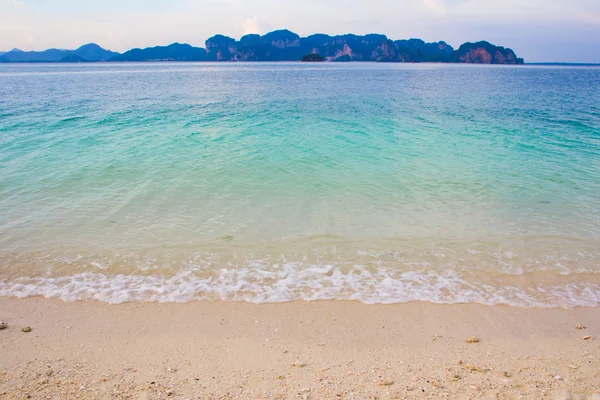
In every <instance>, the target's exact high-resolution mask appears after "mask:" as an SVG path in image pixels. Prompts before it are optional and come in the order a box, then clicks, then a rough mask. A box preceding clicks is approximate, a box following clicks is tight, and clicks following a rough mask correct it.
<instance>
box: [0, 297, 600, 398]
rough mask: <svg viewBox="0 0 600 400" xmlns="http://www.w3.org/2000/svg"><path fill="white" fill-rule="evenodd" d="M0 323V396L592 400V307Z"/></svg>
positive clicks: (599, 366)
mask: <svg viewBox="0 0 600 400" xmlns="http://www.w3.org/2000/svg"><path fill="white" fill-rule="evenodd" d="M0 320H5V321H6V322H7V323H8V325H9V326H8V328H7V329H5V330H0V353H1V355H0V398H1V399H4V398H6V399H13V398H15V399H24V398H32V399H78V398H82V399H166V398H174V399H198V398H200V399H221V398H236V399H238V398H240V399H246V398H248V399H263V398H267V399H279V398H286V399H302V398H304V399H369V398H372V399H374V398H381V399H387V398H398V399H405V398H406V399H434V398H458V399H475V398H485V399H496V398H499V399H513V398H514V399H517V398H519V399H540V398H547V399H569V398H573V399H577V398H580V399H594V400H597V399H600V309H599V308H579V309H574V310H551V309H518V308H510V307H499V306H498V307H488V306H481V305H436V304H429V303H410V304H396V305H376V306H369V305H364V304H361V303H355V302H341V301H333V302H313V303H306V302H294V303H285V304H265V305H253V304H246V303H222V302H193V303H184V304H141V303H130V304H123V305H108V304H104V303H96V302H79V303H64V302H62V301H59V300H47V299H41V298H31V299H13V298H0ZM578 325H583V326H584V327H585V328H586V329H577V326H578ZM26 326H29V327H31V328H32V331H31V332H29V333H24V332H22V328H24V327H26ZM580 328H581V327H580ZM587 336H590V337H591V338H589V339H587V340H585V339H584V337H587ZM472 337H476V338H477V339H479V341H478V342H476V340H474V341H475V342H476V343H467V339H469V338H472ZM28 396H29V397H28Z"/></svg>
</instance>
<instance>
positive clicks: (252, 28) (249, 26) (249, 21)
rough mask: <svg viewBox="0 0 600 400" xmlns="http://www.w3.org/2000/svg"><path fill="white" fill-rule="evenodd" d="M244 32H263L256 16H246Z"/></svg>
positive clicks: (243, 26) (243, 23) (243, 25)
mask: <svg viewBox="0 0 600 400" xmlns="http://www.w3.org/2000/svg"><path fill="white" fill-rule="evenodd" d="M242 33H243V34H244V35H248V34H250V33H258V34H260V33H262V32H261V30H260V24H259V22H258V19H257V18H256V17H252V18H246V19H245V20H243V21H242Z"/></svg>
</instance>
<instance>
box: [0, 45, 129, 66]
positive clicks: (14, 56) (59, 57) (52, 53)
mask: <svg viewBox="0 0 600 400" xmlns="http://www.w3.org/2000/svg"><path fill="white" fill-rule="evenodd" d="M118 54H119V53H116V52H114V51H110V50H105V49H103V48H102V47H100V46H98V45H97V44H95V43H90V44H86V45H83V46H81V47H80V48H78V49H77V50H62V49H48V50H44V51H22V50H19V49H13V50H11V51H9V52H6V53H4V54H0V61H2V60H3V61H4V62H73V61H75V60H78V61H89V62H93V61H108V60H109V59H111V58H113V57H114V56H116V55H118Z"/></svg>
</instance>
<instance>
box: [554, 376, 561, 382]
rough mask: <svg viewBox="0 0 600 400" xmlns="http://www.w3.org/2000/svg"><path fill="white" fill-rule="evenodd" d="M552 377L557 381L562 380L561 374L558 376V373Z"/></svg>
mask: <svg viewBox="0 0 600 400" xmlns="http://www.w3.org/2000/svg"><path fill="white" fill-rule="evenodd" d="M554 379H556V380H557V381H562V380H563V378H562V376H560V375H556V376H555V377H554Z"/></svg>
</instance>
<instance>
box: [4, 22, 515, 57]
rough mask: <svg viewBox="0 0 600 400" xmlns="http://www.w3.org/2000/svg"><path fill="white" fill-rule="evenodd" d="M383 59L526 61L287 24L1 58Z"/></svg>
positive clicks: (481, 48)
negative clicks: (196, 42)
mask: <svg viewBox="0 0 600 400" xmlns="http://www.w3.org/2000/svg"><path fill="white" fill-rule="evenodd" d="M321 60H322V61H377V62H413V63H420V62H440V63H471V64H523V62H524V61H523V59H522V58H519V57H517V55H516V54H515V52H514V51H513V50H511V49H509V48H504V47H500V46H495V45H493V44H491V43H488V42H485V41H481V42H475V43H465V44H463V45H461V46H460V47H459V48H458V50H455V49H454V48H453V47H452V46H451V45H449V44H448V43H446V42H443V41H440V42H433V43H427V42H424V41H423V40H421V39H408V40H392V39H389V38H388V37H387V36H385V35H380V34H368V35H364V36H360V35H354V34H347V35H338V36H330V35H326V34H321V33H318V34H314V35H310V36H307V37H300V36H299V35H297V34H296V33H294V32H291V31H289V30H287V29H283V30H277V31H273V32H269V33H267V34H265V35H262V36H261V35H257V34H250V35H245V36H243V37H242V38H240V40H235V39H234V38H231V37H228V36H224V35H215V36H213V37H211V38H209V39H208V40H206V42H205V48H201V47H193V46H191V45H189V44H180V43H173V44H171V45H169V46H157V47H149V48H145V49H132V50H129V51H126V52H125V53H123V54H119V53H115V52H112V51H109V50H105V49H103V48H101V47H100V46H98V45H97V44H94V43H91V44H87V45H85V46H82V47H80V48H79V49H77V50H59V49H49V50H45V51H41V52H34V51H30V52H24V51H21V50H18V49H14V50H12V51H9V52H7V53H5V54H2V55H1V56H0V62H83V61H86V62H97V61H107V62H125V61H130V62H141V61H321Z"/></svg>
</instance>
